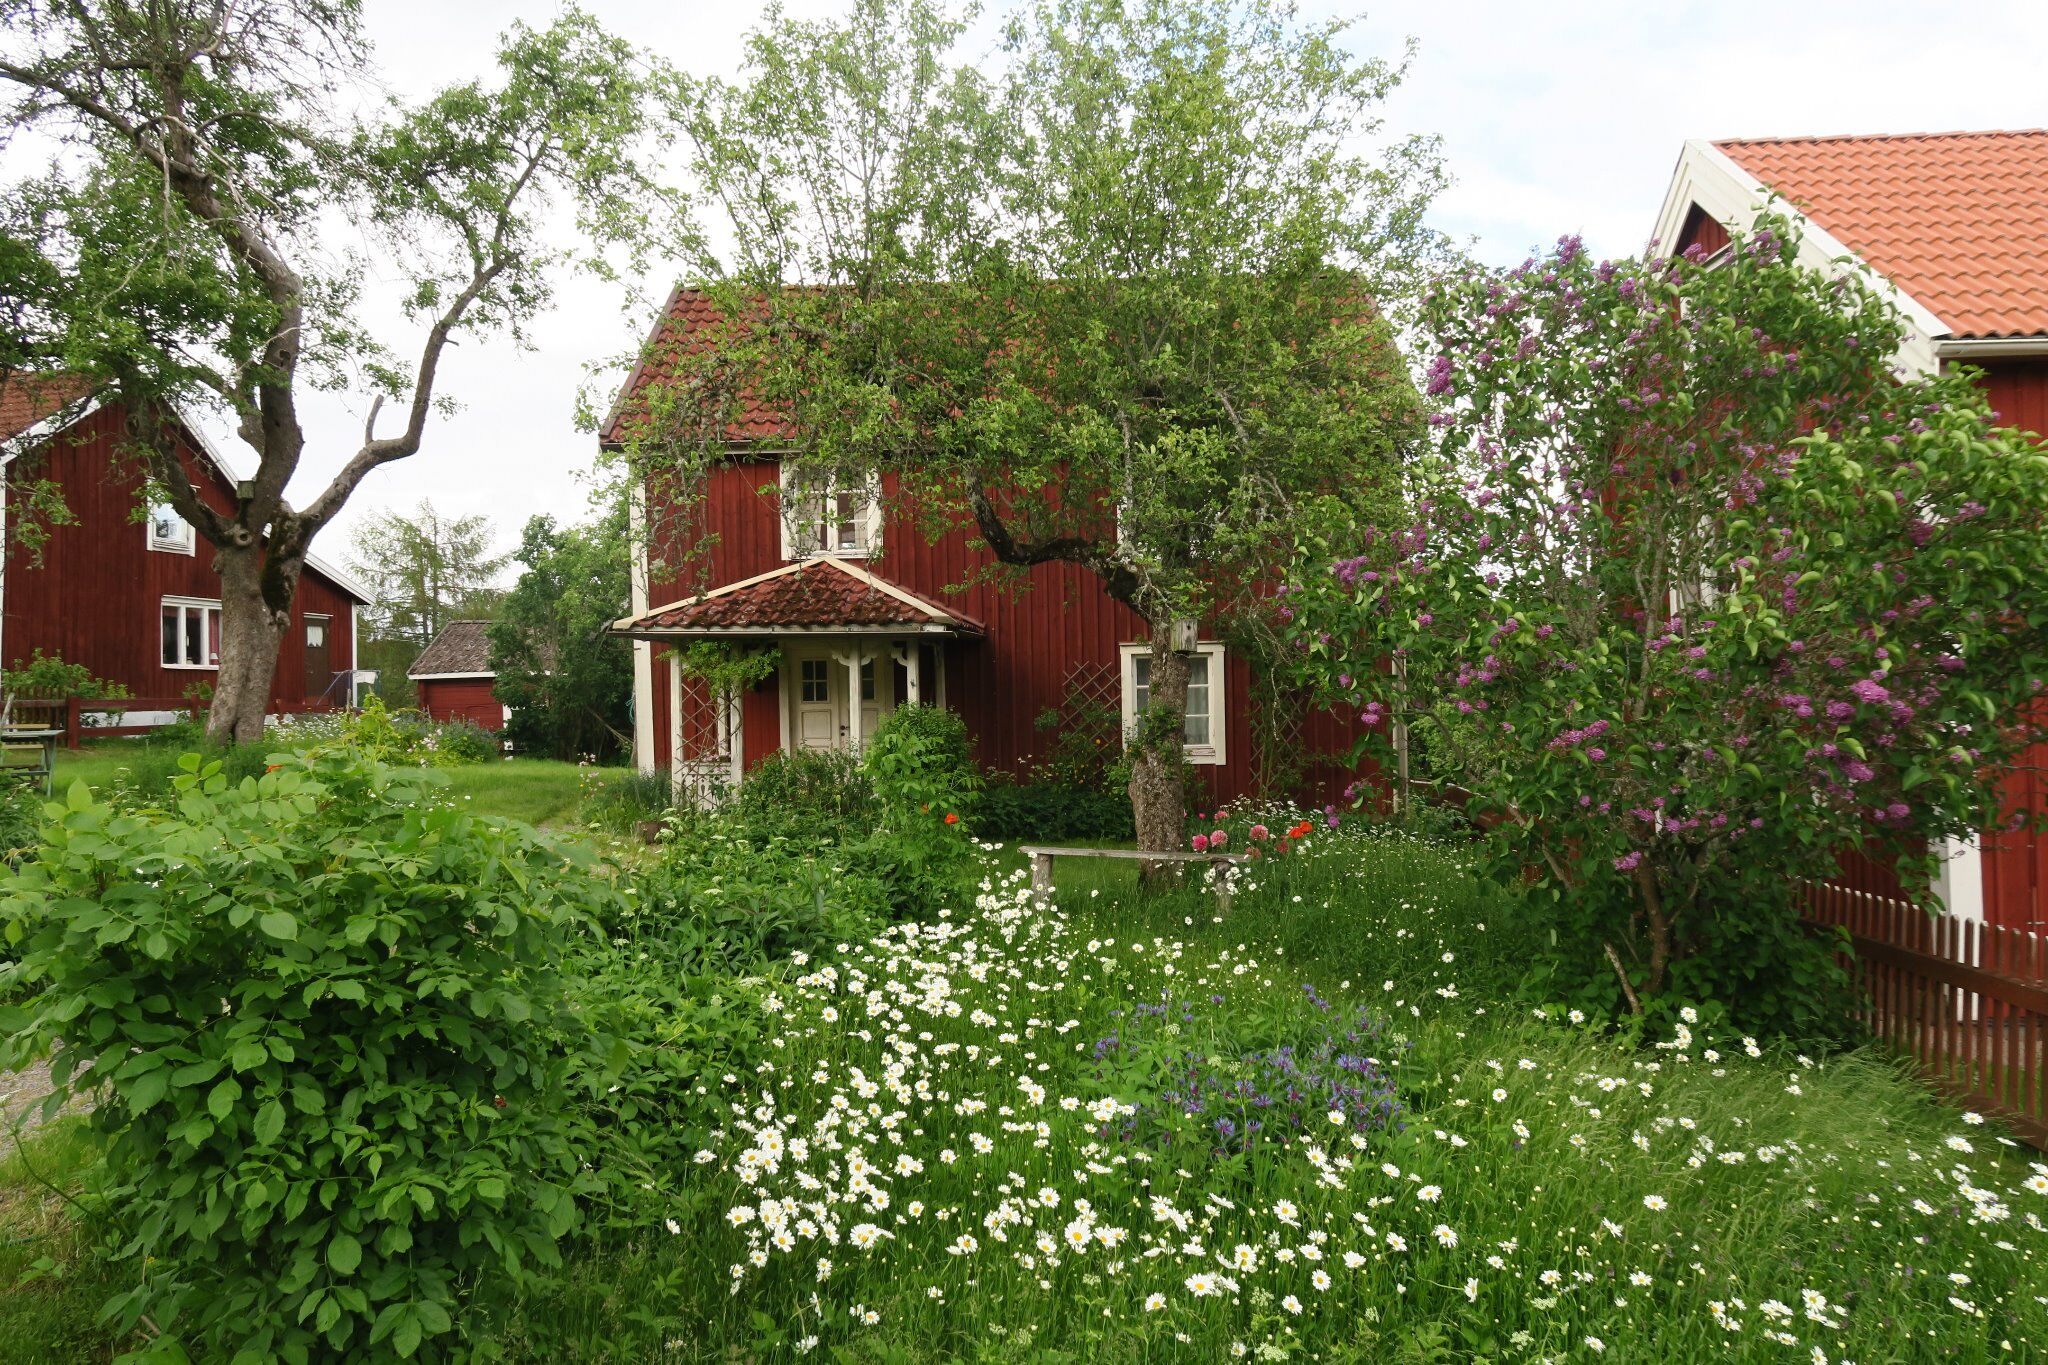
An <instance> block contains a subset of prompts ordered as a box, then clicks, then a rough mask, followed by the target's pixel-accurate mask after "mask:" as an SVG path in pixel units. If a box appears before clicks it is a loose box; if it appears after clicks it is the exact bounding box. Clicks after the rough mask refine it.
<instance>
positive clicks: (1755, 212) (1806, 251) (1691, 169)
mask: <svg viewBox="0 0 2048 1365" xmlns="http://www.w3.org/2000/svg"><path fill="white" fill-rule="evenodd" d="M1694 204H1697V205H1699V207H1700V208H1701V210H1702V211H1704V212H1706V213H1707V214H1709V215H1711V216H1712V217H1713V218H1715V219H1716V220H1717V221H1718V222H1720V223H1721V224H1722V226H1724V227H1726V228H1728V229H1729V230H1730V231H1733V232H1746V231H1748V230H1749V228H1750V227H1751V225H1752V224H1754V223H1755V222H1756V220H1757V218H1758V216H1759V215H1761V214H1762V213H1764V212H1765V211H1766V209H1769V210H1771V211H1773V212H1778V213H1782V214H1784V215H1785V216H1786V217H1788V218H1791V219H1793V220H1794V221H1796V222H1797V223H1798V225H1799V229H1800V243H1799V264H1801V265H1804V266H1807V267H1808V268H1810V269H1813V270H1818V271H1820V272H1821V273H1823V274H1825V275H1828V276H1830V277H1831V278H1839V277H1841V276H1844V275H1850V276H1855V277H1858V278H1860V279H1861V280H1862V281H1863V282H1864V283H1865V284H1867V285H1869V286H1870V287H1871V288H1872V289H1873V290H1875V291H1876V292H1877V293H1878V294H1880V295H1882V296H1883V297H1885V298H1887V299H1889V300H1890V301H1891V302H1892V303H1893V304H1894V305H1896V306H1897V308H1898V309H1899V311H1900V312H1901V313H1903V314H1904V315H1905V317H1906V322H1907V336H1906V339H1905V341H1904V343H1903V344H1902V345H1901V346H1900V347H1899V355H1898V359H1899V363H1900V364H1901V365H1902V366H1904V367H1905V368H1906V369H1908V370H1910V371H1912V372H1914V373H1916V374H1932V373H1934V372H1935V371H1936V370H1938V369H1939V368H1940V357H1939V356H1938V354H1937V352H1936V343H1937V341H1939V339H1940V338H1942V337H1945V336H1947V335H1948V334H1949V332H1950V331H1951V330H1953V329H1951V328H1950V327H1949V325H1948V324H1947V323H1945V322H1943V321H1942V320H1941V319H1940V318H1939V317H1936V316H1935V314H1934V311H1933V310H1932V309H1930V308H1928V307H1927V305H1925V304H1923V303H1921V302H1920V301H1919V300H1918V299H1915V298H1914V297H1913V296H1912V295H1910V294H1908V293H1906V291H1905V290H1903V289H1901V288H1899V286H1898V285H1897V284H1895V283H1893V282H1892V281H1891V280H1889V279H1887V278H1886V277H1885V276H1883V275H1881V274H1879V273H1878V272H1877V271H1876V270H1874V269H1872V268H1871V266H1870V264H1869V262H1867V261H1865V260H1864V259H1863V258H1862V257H1861V256H1860V255H1858V254H1857V253H1856V252H1854V251H1852V250H1850V249H1849V247H1848V246H1847V245H1845V244H1844V243H1843V242H1842V240H1841V239H1840V238H1838V237H1836V236H1835V235H1834V234H1833V233H1831V232H1829V231H1828V230H1827V229H1826V228H1824V227H1822V226H1821V225H1820V224H1818V223H1816V222H1814V221H1813V219H1811V218H1809V217H1807V216H1806V215H1805V214H1804V213H1802V212H1800V211H1799V209H1798V208H1796V207H1795V206H1794V205H1793V204H1792V202H1791V201H1790V200H1788V199H1786V198H1784V197H1782V196H1780V195H1778V194H1777V193H1776V192H1775V191H1773V190H1772V189H1771V187H1770V186H1768V185H1766V184H1764V183H1763V181H1761V180H1759V179H1757V178H1756V177H1755V176H1754V175H1751V174H1750V173H1749V172H1748V171H1747V170H1745V169H1743V167H1742V166H1741V164H1740V163H1738V162H1737V161H1736V160H1735V159H1734V158H1733V157H1731V156H1729V155H1728V154H1727V153H1726V152H1724V151H1722V150H1721V149H1720V148H1719V147H1716V146H1715V145H1714V144H1713V143H1711V142H1709V141H1707V140H1705V139H1704V138H1689V139H1687V141H1686V143H1685V147H1684V148H1683V150H1681V151H1680V152H1679V155H1678V164H1677V166H1676V167H1674V168H1673V170H1672V173H1671V183H1670V185H1669V186H1667V187H1666V189H1665V191H1664V203H1663V205H1662V206H1661V207H1660V208H1659V209H1658V211H1657V223H1656V228H1655V236H1654V240H1655V241H1656V243H1657V246H1658V249H1659V250H1661V251H1666V252H1668V251H1670V250H1671V249H1672V248H1673V247H1674V246H1676V245H1677V241H1678V234H1679V233H1680V232H1681V231H1683V230H1684V227H1685V218H1686V215H1687V213H1689V212H1690V211H1691V209H1692V206H1693V205H1694Z"/></svg>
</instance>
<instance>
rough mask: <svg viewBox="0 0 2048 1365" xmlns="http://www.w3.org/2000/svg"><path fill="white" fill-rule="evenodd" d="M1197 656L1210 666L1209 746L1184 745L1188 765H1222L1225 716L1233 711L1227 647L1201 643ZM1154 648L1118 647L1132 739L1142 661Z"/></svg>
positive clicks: (1125, 714) (1126, 721)
mask: <svg viewBox="0 0 2048 1365" xmlns="http://www.w3.org/2000/svg"><path fill="white" fill-rule="evenodd" d="M1195 653H1196V654H1197V655H1199V656H1200V657H1201V658H1202V659H1204V660H1205V661H1206V662H1207V663H1208V666H1209V742H1208V743H1207V744H1187V745H1183V746H1182V748H1183V752H1185V753H1186V754H1187V759H1188V762H1190V763H1202V764H1213V765H1221V764H1223V763H1226V762H1228V761H1229V752H1228V746H1227V744H1226V740H1225V735H1226V731H1227V729H1228V727H1227V725H1226V724H1225V717H1226V716H1227V714H1228V711H1229V708H1228V707H1227V706H1226V705H1225V704H1224V691H1225V688H1226V687H1227V685H1228V683H1227V679H1228V676H1229V674H1228V672H1227V670H1226V669H1225V666H1224V665H1225V663H1226V662H1227V660H1226V657H1225V654H1224V649H1223V646H1222V645H1220V644H1217V643H1214V642H1213V641H1212V642H1208V643H1198V644H1196V646H1195ZM1151 654H1152V646H1151V644H1150V643H1148V642H1143V641H1141V642H1138V643H1136V644H1126V645H1119V646H1117V656H1118V663H1119V668H1118V672H1119V673H1120V674H1121V675H1122V677H1123V720H1124V734H1125V735H1126V736H1127V737H1128V736H1130V735H1132V734H1135V733H1136V732H1137V728H1138V660H1139V659H1140V658H1149V657H1151Z"/></svg>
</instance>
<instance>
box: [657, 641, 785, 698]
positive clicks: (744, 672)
mask: <svg viewBox="0 0 2048 1365" xmlns="http://www.w3.org/2000/svg"><path fill="white" fill-rule="evenodd" d="M676 659H677V662H678V663H680V664H681V666H682V670H683V672H684V674H686V675H687V676H689V677H692V678H702V679H703V680H704V682H705V683H706V684H707V685H708V686H709V687H710V689H711V693H712V695H713V696H718V695H720V694H722V693H726V692H744V691H746V690H747V689H748V688H750V687H753V686H754V685H755V684H756V683H761V682H766V681H767V680H768V679H770V678H772V677H774V676H775V675H776V673H777V671H778V670H780V669H781V667H782V651H781V650H780V649H777V648H775V647H773V646H770V647H768V648H766V649H738V648H735V647H734V646H732V645H728V644H723V643H721V642H720V641H717V640H692V641H691V642H690V643H689V644H687V645H684V646H683V647H682V649H681V650H679V651H678V652H677V655H676Z"/></svg>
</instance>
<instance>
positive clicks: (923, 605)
mask: <svg viewBox="0 0 2048 1365" xmlns="http://www.w3.org/2000/svg"><path fill="white" fill-rule="evenodd" d="M813 564H828V565H830V566H831V567H833V568H835V569H837V570H839V572H841V573H843V574H845V575H847V576H848V577H850V578H854V579H857V580H859V581H860V582H862V583H864V584H866V585H867V586H868V587H870V588H873V589H874V590H875V591H876V592H879V593H883V594H885V595H887V596H889V597H892V598H894V599H895V600H896V601H898V602H901V603H903V604H904V605H905V606H907V607H914V608H916V609H917V610H918V611H920V612H923V613H924V614H925V616H926V617H928V618H929V619H930V620H932V621H934V622H937V623H939V624H942V625H948V626H950V625H952V624H953V623H954V622H955V621H958V620H959V619H960V618H959V617H956V616H955V615H953V613H951V612H949V611H947V610H945V609H944V608H943V607H936V606H933V605H932V604H931V603H930V602H927V601H925V600H924V599H923V598H921V597H919V596H917V595H916V594H915V593H911V592H906V591H904V590H903V589H902V588H899V587H897V586H896V585H895V584H894V583H891V582H889V581H888V580H887V579H884V578H878V577H876V576H875V575H874V574H872V573H870V572H868V570H866V569H864V568H862V567H861V566H860V565H858V564H849V563H847V562H846V561H845V560H843V559H840V558H839V557H837V556H836V555H828V554H815V555H811V556H810V557H809V558H807V559H799V560H797V561H796V562H795V563H792V564H784V565H781V566H780V567H778V568H773V569H770V570H768V571H767V572H766V573H757V574H755V575H754V576H753V577H752V578H742V579H739V580H737V581H736V582H732V583H727V584H725V585H724V586H723V587H718V588H713V589H711V591H709V592H701V593H697V594H695V595H693V596H690V597H685V598H682V599H681V600H679V601H675V602H670V603H668V604H667V605H665V606H659V607H649V608H648V609H647V610H645V611H643V612H640V613H639V614H638V615H636V616H622V617H620V618H619V619H618V620H616V621H614V622H612V626H611V628H612V629H613V630H627V629H630V628H631V627H632V625H633V623H634V622H635V621H637V620H639V619H640V618H641V617H644V616H653V615H655V614H656V613H658V612H664V611H678V610H680V609H682V608H684V607H696V606H702V605H703V604H704V603H706V602H712V601H716V600H717V599H718V598H721V597H724V596H726V595H728V594H730V593H735V592H738V591H739V590H740V589H741V588H751V587H753V586H754V585H755V584H756V583H766V582H768V581H769V580H770V579H775V578H784V577H787V576H788V575H790V574H793V573H802V572H803V571H804V570H805V569H808V568H810V567H811V566H812V565H813ZM832 629H835V630H836V629H839V628H838V627H833V628H832ZM848 629H858V630H859V631H860V632H862V633H866V634H876V633H884V634H886V633H887V631H888V630H889V629H893V627H875V626H861V627H857V628H854V627H849V628H848ZM770 633H774V634H786V633H791V632H789V631H787V630H785V629H784V628H781V627H776V628H773V629H772V631H771V632H770Z"/></svg>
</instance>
